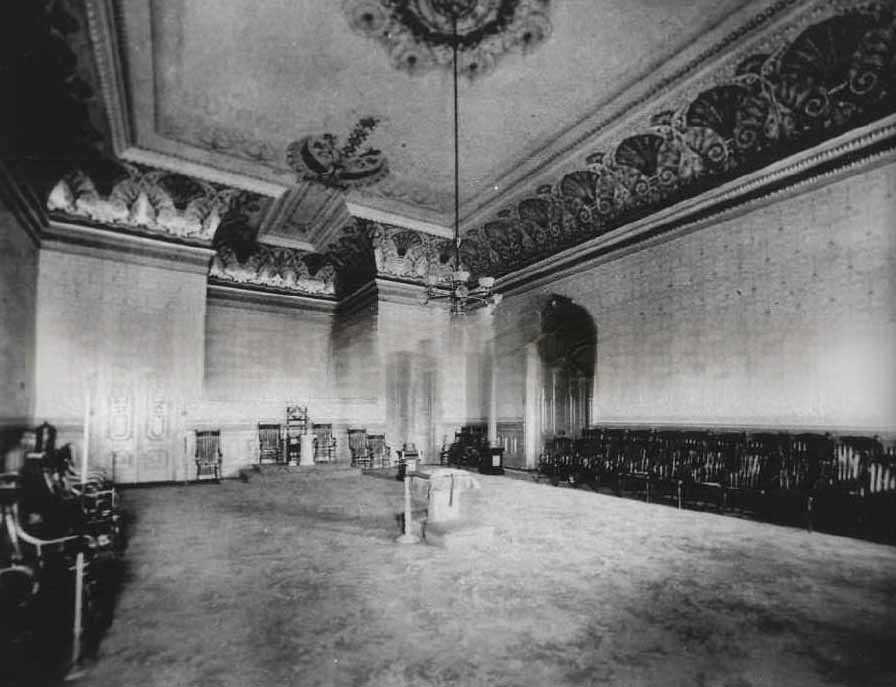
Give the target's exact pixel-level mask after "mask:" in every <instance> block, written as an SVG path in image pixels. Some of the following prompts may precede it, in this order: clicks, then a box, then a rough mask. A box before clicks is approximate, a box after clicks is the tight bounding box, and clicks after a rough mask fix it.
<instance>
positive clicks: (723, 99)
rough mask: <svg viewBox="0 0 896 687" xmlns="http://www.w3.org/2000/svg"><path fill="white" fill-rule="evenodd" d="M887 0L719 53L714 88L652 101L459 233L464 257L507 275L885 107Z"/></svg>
mask: <svg viewBox="0 0 896 687" xmlns="http://www.w3.org/2000/svg"><path fill="white" fill-rule="evenodd" d="M894 4H896V3H894V2H892V0H886V2H883V3H875V4H873V5H865V4H861V5H858V6H857V7H853V6H852V5H849V7H852V9H846V10H842V14H840V15H837V14H825V15H824V16H825V17H826V18H825V19H824V20H822V21H820V22H817V23H814V24H811V25H810V26H808V27H807V28H804V29H803V30H802V31H801V32H800V33H799V34H798V35H796V36H793V35H792V33H793V32H794V29H793V28H792V27H791V28H790V33H789V34H788V37H789V40H787V41H785V42H783V43H781V42H777V43H776V42H774V41H772V42H770V43H768V44H767V45H766V46H765V48H766V49H768V50H769V52H768V53H765V52H763V53H751V54H749V55H746V56H745V55H729V56H728V57H727V67H726V68H727V69H728V70H729V71H725V72H724V74H723V77H722V78H721V79H719V80H717V81H715V82H713V83H715V84H716V85H712V86H710V87H708V88H705V85H706V84H705V80H704V81H701V82H700V84H702V85H698V86H691V87H690V88H691V90H690V91H689V92H687V93H685V95H687V96H688V97H686V98H683V99H682V98H681V94H679V98H680V100H679V101H676V103H677V104H673V103H672V102H666V103H660V104H658V105H657V107H656V109H654V111H653V114H652V115H650V116H646V115H645V116H643V117H642V119H641V121H636V122H634V126H633V128H632V129H629V130H628V131H627V135H626V136H625V137H624V138H621V139H620V140H618V141H617V142H616V143H615V144H614V145H612V146H610V147H609V148H608V149H604V150H598V151H594V152H591V153H590V154H588V155H587V157H586V159H585V165H584V166H579V167H578V168H577V169H574V170H573V171H570V172H569V173H567V174H565V175H564V176H563V177H562V178H560V179H558V180H556V182H555V183H552V184H546V185H544V186H542V187H539V188H538V189H537V191H536V192H535V193H533V194H532V195H530V196H529V197H528V198H525V199H524V200H522V201H520V202H519V203H518V204H517V205H516V206H515V207H514V208H508V209H506V210H504V211H502V212H500V213H499V216H498V218H496V219H495V220H494V221H491V222H488V223H486V224H485V225H484V226H482V227H480V228H478V229H476V230H474V231H469V232H467V233H466V234H465V236H464V244H463V245H462V247H461V250H462V254H463V260H464V262H465V263H466V264H467V266H468V267H470V268H471V269H472V270H473V271H474V272H478V273H484V274H508V273H512V272H516V271H518V270H520V269H522V268H524V267H526V265H529V264H532V263H534V262H537V261H539V260H541V259H543V258H544V257H547V256H548V255H552V254H557V253H560V252H562V251H564V250H566V249H568V248H569V247H572V246H577V245H582V244H585V243H587V242H588V241H590V240H591V239H593V238H594V237H595V236H600V235H603V234H606V233H608V232H610V231H613V230H615V229H617V228H618V227H621V226H625V225H629V224H632V223H633V222H638V221H640V220H641V219H642V218H644V217H648V216H650V215H651V214H654V213H657V212H661V211H662V210H663V209H664V208H668V207H670V206H672V205H673V204H676V203H678V202H680V201H682V200H684V199H687V198H690V197H695V196H698V195H700V194H701V193H703V192H705V191H706V190H707V189H712V188H713V187H716V186H720V185H722V184H725V183H728V182H729V181H731V180H733V179H737V178H738V177H743V176H744V175H748V174H750V173H752V172H754V171H755V170H757V169H761V168H769V167H770V166H774V165H775V164H777V162H778V161H779V160H783V159H786V158H788V157H790V156H791V155H793V154H794V153H798V152H799V151H801V150H807V149H810V148H811V147H812V146H814V145H817V144H819V143H822V142H824V141H825V140H826V139H831V138H834V137H836V136H838V135H841V134H842V133H843V132H847V131H849V130H851V129H854V128H859V127H862V126H864V125H867V124H868V123H869V122H874V121H875V120H876V119H878V118H880V117H882V116H886V115H889V114H891V113H892V112H894V111H896V82H894V79H893V70H892V64H893V59H894V55H896V39H894V35H896V23H894V19H893V10H892V6H893V5H894ZM819 12H820V10H819ZM807 16H808V18H810V19H818V13H815V14H811V13H810V14H809V15H807ZM807 16H803V19H802V20H803V21H805V20H806V19H807ZM754 48H756V46H754ZM699 88H703V90H699ZM694 91H696V92H694ZM663 105H666V106H667V108H670V109H661V108H662V106H663ZM620 135H621V134H620Z"/></svg>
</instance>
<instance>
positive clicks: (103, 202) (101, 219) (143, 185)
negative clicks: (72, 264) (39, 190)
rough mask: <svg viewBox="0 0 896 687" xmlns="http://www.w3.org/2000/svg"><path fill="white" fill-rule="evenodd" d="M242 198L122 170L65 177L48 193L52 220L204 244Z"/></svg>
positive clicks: (110, 167)
mask: <svg viewBox="0 0 896 687" xmlns="http://www.w3.org/2000/svg"><path fill="white" fill-rule="evenodd" d="M242 193H243V192H241V191H238V190H236V189H232V188H228V187H222V186H218V185H214V184H209V183H206V182H203V181H200V180H198V179H195V178H192V177H187V176H184V175H181V174H176V173H172V172H167V171H163V170H157V169H144V168H141V167H137V166H134V165H127V164H120V163H114V164H107V165H101V166H100V165H96V166H95V169H93V170H91V172H90V173H88V172H87V171H85V170H83V169H77V170H74V171H72V172H70V173H68V174H66V175H65V176H64V177H63V178H62V179H60V180H59V181H58V182H57V183H56V185H55V186H54V187H53V188H52V190H51V191H50V193H49V196H48V198H47V210H49V212H50V213H51V214H53V215H61V216H64V217H70V218H79V219H86V220H89V221H91V222H96V223H99V224H103V225H107V226H113V227H119V228H123V229H128V230H132V231H137V232H146V233H150V234H162V235H165V236H167V237H171V238H176V239H184V240H193V241H198V242H203V243H204V242H209V241H211V240H212V239H213V238H214V236H215V232H216V231H217V230H218V227H219V225H220V223H221V218H222V217H224V216H225V215H226V214H227V213H228V212H229V211H230V208H231V206H232V204H233V203H234V201H235V200H236V199H238V198H239V197H240V196H241V194H242Z"/></svg>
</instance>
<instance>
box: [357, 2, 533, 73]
mask: <svg viewBox="0 0 896 687" xmlns="http://www.w3.org/2000/svg"><path fill="white" fill-rule="evenodd" d="M343 7H344V10H345V13H346V16H347V17H348V21H349V24H350V25H351V27H352V28H353V29H354V30H355V31H357V32H358V33H360V34H362V35H364V36H368V37H370V38H376V39H377V40H379V41H380V42H381V43H383V44H384V45H385V46H386V49H387V50H388V51H389V56H390V58H391V60H392V63H393V65H394V66H395V67H396V68H398V69H402V70H405V71H407V72H410V73H419V72H424V71H426V70H428V69H431V68H433V67H444V68H452V65H453V61H452V60H453V55H452V47H453V46H454V45H455V42H456V44H457V46H458V61H459V63H460V64H459V69H460V72H461V73H462V74H465V75H466V76H468V77H473V76H476V75H479V74H484V73H486V72H488V71H489V70H491V69H492V68H493V67H494V65H495V63H496V62H497V60H498V58H500V57H501V56H502V55H503V54H504V53H507V52H511V51H513V50H521V51H527V50H530V49H532V48H534V47H535V46H537V45H538V44H539V43H541V42H542V41H544V40H545V39H546V38H547V37H548V36H549V35H550V33H551V22H550V18H549V16H548V15H549V12H550V0H343ZM455 22H456V24H457V26H456V33H455Z"/></svg>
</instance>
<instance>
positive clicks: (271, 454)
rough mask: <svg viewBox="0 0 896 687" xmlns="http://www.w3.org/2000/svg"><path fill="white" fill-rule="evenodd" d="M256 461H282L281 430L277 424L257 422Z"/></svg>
mask: <svg viewBox="0 0 896 687" xmlns="http://www.w3.org/2000/svg"><path fill="white" fill-rule="evenodd" d="M258 462H259V463H281V462H283V432H282V430H281V427H280V425H279V424H273V423H272V424H264V423H261V422H259V423H258Z"/></svg>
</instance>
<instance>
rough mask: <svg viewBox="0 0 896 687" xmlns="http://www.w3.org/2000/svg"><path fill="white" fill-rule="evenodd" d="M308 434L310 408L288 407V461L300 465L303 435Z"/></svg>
mask: <svg viewBox="0 0 896 687" xmlns="http://www.w3.org/2000/svg"><path fill="white" fill-rule="evenodd" d="M307 432H308V407H307V406H286V459H287V460H288V461H289V462H290V463H298V462H299V460H300V459H301V453H302V435H303V434H306V433H307Z"/></svg>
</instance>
